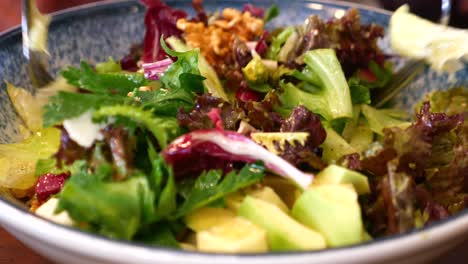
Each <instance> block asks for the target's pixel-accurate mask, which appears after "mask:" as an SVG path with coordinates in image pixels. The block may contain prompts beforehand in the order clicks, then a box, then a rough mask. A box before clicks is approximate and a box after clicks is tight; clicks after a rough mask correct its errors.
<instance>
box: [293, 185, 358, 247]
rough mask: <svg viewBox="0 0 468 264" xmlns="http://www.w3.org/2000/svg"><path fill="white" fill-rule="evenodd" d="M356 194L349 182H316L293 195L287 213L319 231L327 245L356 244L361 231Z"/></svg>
mask: <svg viewBox="0 0 468 264" xmlns="http://www.w3.org/2000/svg"><path fill="white" fill-rule="evenodd" d="M357 197H358V196H357V193H356V191H355V190H354V188H353V187H352V185H344V184H340V185H337V184H326V185H317V186H315V187H312V188H310V189H309V190H307V191H306V192H304V193H303V194H302V195H301V196H300V197H299V198H298V199H297V201H296V203H295V204H294V206H293V209H292V211H291V213H292V216H293V217H294V218H295V219H297V220H298V221H299V222H301V223H302V224H304V225H306V226H308V227H309V228H311V229H313V230H316V231H318V232H320V233H321V234H322V235H323V236H324V237H325V240H326V242H327V246H329V247H340V246H346V245H352V244H357V243H360V242H361V241H362V239H363V236H362V234H363V232H364V228H363V224H362V218H361V208H360V207H359V203H358V200H357Z"/></svg>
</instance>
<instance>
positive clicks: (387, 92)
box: [372, 60, 425, 107]
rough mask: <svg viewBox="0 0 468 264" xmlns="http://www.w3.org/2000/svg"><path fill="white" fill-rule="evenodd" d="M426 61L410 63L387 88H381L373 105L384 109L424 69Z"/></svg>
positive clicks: (374, 96) (394, 77)
mask: <svg viewBox="0 0 468 264" xmlns="http://www.w3.org/2000/svg"><path fill="white" fill-rule="evenodd" d="M424 65H425V64H424V61H422V60H416V61H410V62H408V63H407V64H406V65H405V66H404V67H403V68H401V69H400V70H399V71H398V72H397V73H396V74H395V75H394V76H393V78H392V80H391V81H390V82H389V83H388V84H387V85H386V86H385V87H382V88H380V89H379V90H378V91H377V93H376V94H374V95H373V97H372V105H373V106H375V107H382V106H384V105H385V104H386V103H388V102H389V101H390V100H391V99H392V98H393V97H394V96H395V95H396V94H397V93H398V92H400V91H401V89H403V88H404V87H405V86H406V85H407V84H408V83H409V82H410V81H411V80H413V79H414V78H415V77H416V75H418V74H419V73H421V72H422V70H423V69H424Z"/></svg>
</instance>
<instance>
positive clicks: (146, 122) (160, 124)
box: [93, 105, 180, 149]
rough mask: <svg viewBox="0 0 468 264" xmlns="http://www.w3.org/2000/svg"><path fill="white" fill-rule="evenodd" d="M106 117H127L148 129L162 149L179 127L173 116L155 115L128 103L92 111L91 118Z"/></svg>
mask: <svg viewBox="0 0 468 264" xmlns="http://www.w3.org/2000/svg"><path fill="white" fill-rule="evenodd" d="M107 117H123V118H127V119H129V120H131V121H133V122H135V123H137V124H138V125H140V126H141V127H143V128H146V129H147V130H149V131H150V132H151V133H152V134H153V135H154V136H155V137H156V139H157V140H158V143H159V146H160V147H161V148H162V149H164V148H166V146H167V143H168V142H169V141H170V140H172V139H174V138H175V137H176V136H178V135H179V134H180V131H179V129H180V127H179V124H178V123H177V119H176V118H175V117H157V116H154V115H153V113H152V112H151V111H145V110H144V109H142V108H141V107H136V106H130V105H115V106H104V107H101V108H99V109H98V110H96V111H95V112H94V113H93V118H94V119H96V120H101V119H104V118H107Z"/></svg>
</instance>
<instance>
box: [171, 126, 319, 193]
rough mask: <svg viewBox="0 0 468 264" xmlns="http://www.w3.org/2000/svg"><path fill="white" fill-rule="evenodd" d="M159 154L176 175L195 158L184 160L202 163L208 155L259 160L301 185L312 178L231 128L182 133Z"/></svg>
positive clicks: (211, 156)
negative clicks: (230, 129) (229, 129)
mask: <svg viewBox="0 0 468 264" xmlns="http://www.w3.org/2000/svg"><path fill="white" fill-rule="evenodd" d="M162 156H163V157H164V159H165V160H166V162H167V163H168V164H171V165H172V166H173V168H174V170H175V171H174V172H175V174H176V175H179V176H180V174H181V171H180V170H183V167H188V166H192V165H193V166H196V165H197V163H196V162H194V163H187V161H197V159H198V162H199V163H205V160H203V159H204V158H206V157H210V158H214V159H215V160H216V159H218V160H225V161H236V162H247V163H252V162H255V161H257V160H261V161H263V162H264V163H265V166H266V167H267V168H268V169H269V170H271V171H273V172H275V173H276V174H278V175H280V176H283V177H285V178H288V179H290V180H292V181H293V182H295V183H296V184H297V185H298V186H300V187H301V188H303V189H305V188H307V186H309V184H310V183H311V182H312V178H313V176H312V175H309V174H305V173H303V172H301V171H300V170H298V169H297V168H296V167H294V166H293V165H291V164H290V163H288V162H287V161H285V160H283V159H282V158H280V157H278V156H276V155H275V154H273V153H271V152H269V151H268V150H266V149H265V148H263V147H262V146H260V145H258V144H257V143H255V142H253V141H252V140H250V139H249V138H247V137H245V136H244V135H242V134H239V133H236V132H231V131H222V130H199V131H194V132H191V133H188V134H185V135H183V136H181V137H179V138H178V139H176V140H175V141H173V142H172V143H171V144H170V145H169V146H168V147H167V148H166V150H164V151H163V152H162Z"/></svg>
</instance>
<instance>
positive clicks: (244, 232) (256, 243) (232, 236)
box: [197, 217, 268, 253]
mask: <svg viewBox="0 0 468 264" xmlns="http://www.w3.org/2000/svg"><path fill="white" fill-rule="evenodd" d="M197 248H198V249H199V250H200V251H205V252H222V253H261V252H267V251H268V245H267V237H266V233H265V230H263V229H261V228H260V227H258V226H256V225H254V224H253V223H251V222H250V221H248V220H246V219H244V218H241V217H233V218H232V219H230V220H227V221H225V222H223V223H221V224H220V225H216V226H213V227H211V228H209V229H207V230H204V231H200V232H198V233H197Z"/></svg>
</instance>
